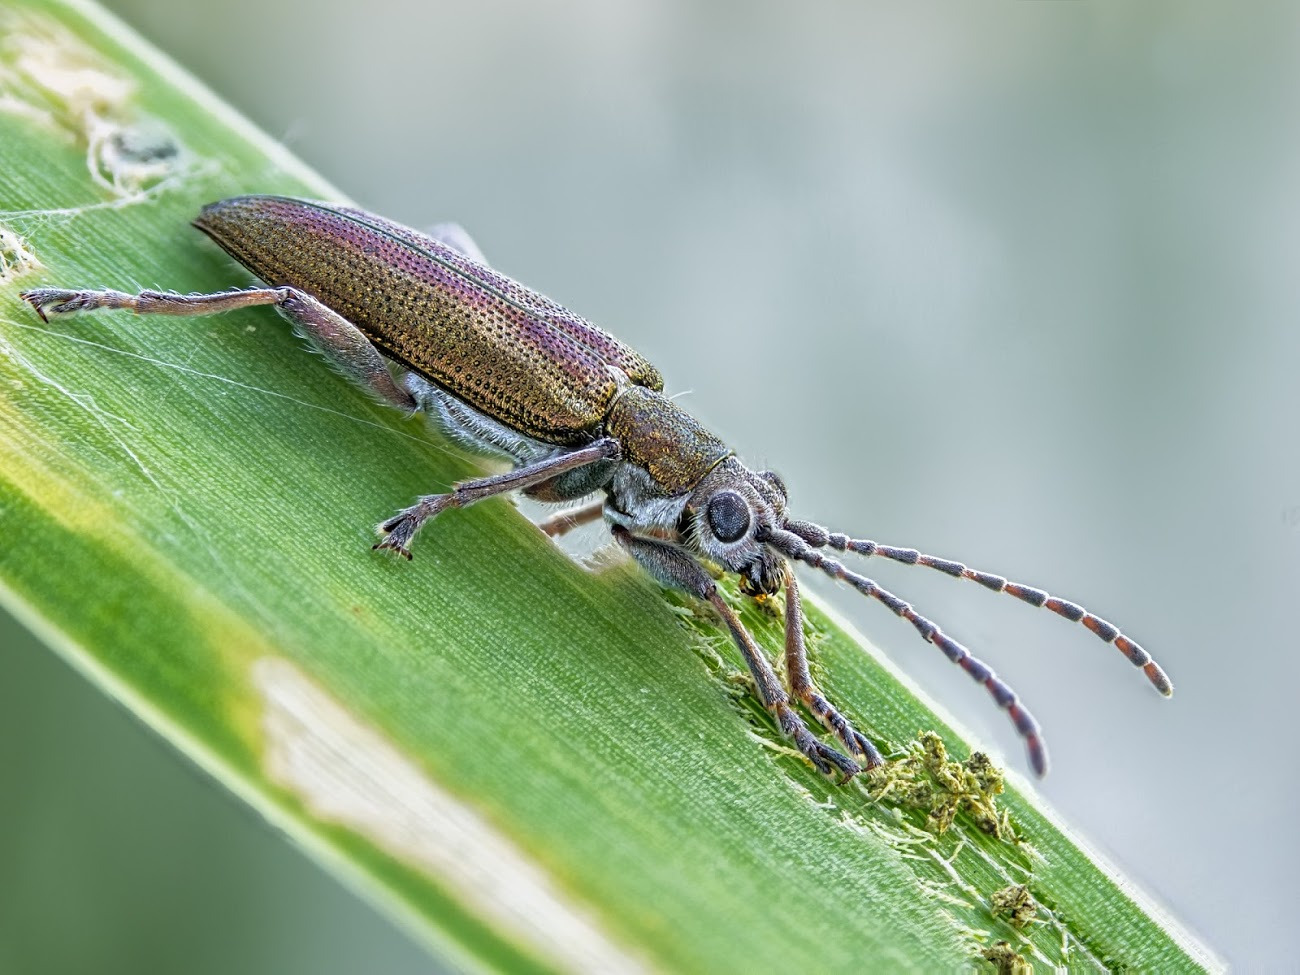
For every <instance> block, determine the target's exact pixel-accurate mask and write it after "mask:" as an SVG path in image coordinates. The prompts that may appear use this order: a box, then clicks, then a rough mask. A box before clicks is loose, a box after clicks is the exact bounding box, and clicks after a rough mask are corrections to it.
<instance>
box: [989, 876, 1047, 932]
mask: <svg viewBox="0 0 1300 975" xmlns="http://www.w3.org/2000/svg"><path fill="white" fill-rule="evenodd" d="M989 904H990V905H991V907H992V909H993V916H994V917H1005V918H1006V919H1007V920H1008V921H1010V922H1011V923H1012V925H1014V926H1015V927H1017V928H1023V927H1024V926H1025V925H1027V924H1030V923H1032V922H1033V920H1034V918H1035V917H1037V916H1038V903H1037V902H1036V901H1035V900H1034V898H1033V896H1032V895H1031V894H1030V893H1029V888H1028V887H1026V886H1025V885H1024V884H1010V885H1008V886H1006V887H1003V888H1002V889H1001V890H995V891H994V892H993V896H991V897H990V898H989Z"/></svg>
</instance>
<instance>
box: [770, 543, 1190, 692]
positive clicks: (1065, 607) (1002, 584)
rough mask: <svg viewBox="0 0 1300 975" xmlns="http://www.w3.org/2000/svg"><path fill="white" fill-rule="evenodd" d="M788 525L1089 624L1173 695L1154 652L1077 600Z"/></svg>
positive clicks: (908, 551)
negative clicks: (927, 569) (1147, 650)
mask: <svg viewBox="0 0 1300 975" xmlns="http://www.w3.org/2000/svg"><path fill="white" fill-rule="evenodd" d="M785 527H786V530H787V531H790V532H793V533H794V534H796V535H798V536H799V537H800V538H801V539H803V540H804V541H805V542H807V543H808V544H809V545H812V546H813V547H815V548H822V547H823V546H827V547H830V548H833V549H835V550H837V551H840V552H854V553H856V554H858V555H864V556H866V557H868V558H870V557H871V556H873V555H879V556H881V557H882V558H886V559H893V560H894V561H895V562H902V563H903V564H905V565H924V566H926V567H927V568H930V569H938V570H939V571H940V572H943V573H946V574H947V575H950V576H953V577H955V578H958V579H970V580H971V581H973V582H978V583H979V584H980V585H981V586H984V587H985V588H986V589H992V590H993V591H994V592H1005V593H1007V594H1008V595H1011V596H1015V597H1016V598H1017V599H1019V600H1022V601H1023V602H1026V603H1029V604H1030V605H1031V606H1038V607H1041V608H1043V609H1050V610H1051V611H1052V612H1053V613H1055V614H1056V615H1057V616H1063V617H1065V618H1066V619H1067V620H1070V621H1072V622H1075V623H1081V624H1082V625H1084V626H1086V627H1087V628H1088V629H1089V630H1091V631H1092V632H1093V633H1095V634H1097V636H1099V637H1100V638H1101V639H1102V641H1103V642H1105V643H1113V644H1115V646H1116V648H1117V649H1118V650H1119V652H1120V653H1122V654H1123V655H1124V656H1125V657H1127V658H1128V659H1129V662H1130V663H1132V664H1133V666H1134V667H1139V668H1141V669H1142V672H1143V673H1145V674H1146V675H1147V680H1149V681H1151V684H1152V686H1153V687H1155V689H1156V690H1157V691H1159V692H1160V693H1161V694H1163V695H1164V696H1165V697H1172V696H1173V693H1174V685H1173V684H1172V683H1170V681H1169V677H1168V676H1167V675H1166V674H1165V672H1164V671H1163V670H1162V669H1161V668H1160V665H1159V664H1158V663H1156V662H1155V661H1154V660H1152V659H1151V654H1149V653H1147V652H1146V651H1145V650H1143V649H1142V647H1141V646H1139V645H1138V643H1137V642H1136V641H1134V640H1131V639H1129V638H1128V637H1126V636H1125V635H1124V634H1123V633H1121V632H1120V630H1119V627H1117V626H1115V624H1113V623H1108V622H1107V621H1106V620H1104V619H1102V618H1101V617H1100V616H1097V615H1096V614H1094V613H1090V612H1088V611H1087V610H1086V609H1084V608H1083V607H1082V606H1080V605H1079V604H1078V603H1072V602H1070V601H1069V600H1066V599H1058V598H1057V597H1056V596H1053V595H1051V594H1050V593H1048V592H1044V591H1043V590H1042V589H1035V588H1034V587H1033V586H1023V585H1021V584H1020V583H1018V582H1011V581H1010V580H1008V579H1005V578H1003V577H1002V576H999V575H994V574H993V573H992V572H979V571H977V570H975V569H968V568H967V567H966V566H964V565H962V564H961V563H960V562H954V561H952V560H951V559H940V558H935V557H934V556H933V555H926V554H924V553H923V552H918V551H917V550H916V549H914V548H895V547H893V546H892V545H881V544H879V543H878V542H873V541H870V540H868V539H859V538H849V536H848V535H844V534H842V533H840V532H832V531H827V530H826V529H825V528H823V527H821V525H814V524H813V523H812V522H809V521H789V522H786V525H785Z"/></svg>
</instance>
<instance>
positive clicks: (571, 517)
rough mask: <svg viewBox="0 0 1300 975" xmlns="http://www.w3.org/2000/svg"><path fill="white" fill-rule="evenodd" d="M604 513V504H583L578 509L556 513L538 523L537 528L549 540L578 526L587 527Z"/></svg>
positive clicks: (598, 502)
mask: <svg viewBox="0 0 1300 975" xmlns="http://www.w3.org/2000/svg"><path fill="white" fill-rule="evenodd" d="M604 513H605V502H604V501H593V502H591V504H584V505H582V506H581V507H578V508H569V509H567V510H565V511H557V512H556V513H555V514H553V515H551V516H550V517H549V518H546V519H544V520H542V521H539V522H538V523H537V527H538V528H540V529H541V530H542V531H543V532H545V533H546V534H547V535H549V536H550V537H551V538H559V537H560V536H561V535H563V534H565V533H566V532H569V531H571V530H573V529H574V528H577V527H578V526H579V525H587V524H590V523H591V522H593V521H596V520H597V519H598V518H600V517H601V515H603V514H604Z"/></svg>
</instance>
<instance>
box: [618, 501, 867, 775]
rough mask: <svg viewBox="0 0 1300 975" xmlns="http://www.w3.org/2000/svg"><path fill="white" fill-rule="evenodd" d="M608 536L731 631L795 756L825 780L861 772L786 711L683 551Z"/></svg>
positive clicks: (781, 695)
mask: <svg viewBox="0 0 1300 975" xmlns="http://www.w3.org/2000/svg"><path fill="white" fill-rule="evenodd" d="M611 531H612V532H613V535H614V539H615V540H616V541H617V542H618V543H619V544H620V545H622V546H623V548H625V549H627V551H628V554H630V555H631V556H632V557H633V558H634V559H636V560H637V562H639V563H641V565H642V566H643V567H644V568H645V569H646V571H647V572H649V573H650V574H651V575H652V576H654V577H655V578H656V579H657V580H659V582H660V583H662V584H663V585H665V586H671V587H673V588H675V589H682V590H684V591H686V592H688V593H690V594H691V595H693V596H696V597H698V598H700V599H705V600H708V602H709V603H710V605H712V606H713V608H714V609H715V610H717V612H718V615H719V616H721V617H722V621H723V622H724V623H726V624H727V629H728V630H730V631H731V636H732V639H734V640H735V641H736V646H737V647H739V648H740V653H741V656H743V657H744V658H745V665H746V666H747V667H748V668H749V672H750V674H752V675H753V677H754V686H755V687H757V689H758V699H759V700H760V701H762V702H763V706H764V707H765V708H767V710H768V711H770V712H771V714H772V716H773V717H774V718H775V719H776V723H777V726H778V727H779V728H780V729H781V731H782V732H783V733H784V734H785V735H786V736H787V737H789V738H792V739H794V743H795V745H797V746H798V748H799V751H801V752H803V754H804V755H805V756H807V758H808V760H809V761H810V762H812V763H813V765H815V766H816V767H817V769H818V771H820V772H822V773H823V774H826V775H829V774H831V770H832V767H834V768H836V769H838V770H839V771H840V772H842V773H843V774H844V776H845V777H846V778H847V777H851V776H853V775H856V774H857V773H858V772H860V771H861V769H860V768H859V767H858V765H857V763H855V762H853V761H852V760H851V759H848V758H845V757H844V756H843V755H841V754H840V753H839V752H837V751H836V750H835V749H834V748H831V747H830V746H829V745H827V744H825V743H824V742H821V741H819V740H818V739H817V737H816V736H815V735H813V733H812V732H811V731H809V730H808V726H807V725H806V724H804V722H803V719H802V718H800V717H799V715H798V714H797V713H795V710H794V708H792V707H790V698H789V697H788V696H787V695H786V693H785V691H784V690H782V688H781V682H780V680H778V679H777V676H776V672H775V671H774V670H772V665H771V664H770V663H769V662H768V660H767V657H765V656H764V655H763V651H762V650H760V649H759V647H758V645H757V644H756V643H754V638H753V637H751V636H750V635H749V632H748V631H747V630H746V629H745V627H744V624H742V623H741V622H740V619H739V618H738V617H737V616H736V614H735V613H734V612H733V611H732V609H731V607H730V606H728V605H727V603H726V601H725V600H724V599H723V598H722V594H721V593H720V592H719V591H718V586H717V584H716V583H715V582H714V581H713V579H712V578H710V577H709V574H708V573H707V572H706V571H705V570H704V568H703V566H701V565H700V564H699V563H698V562H696V561H695V560H694V559H693V558H691V557H690V556H689V555H688V554H687V553H686V552H684V551H683V550H682V549H680V548H677V547H676V546H673V545H666V544H664V543H663V542H659V541H655V540H654V539H650V538H640V537H638V536H636V535H633V534H632V533H631V532H629V531H628V530H627V529H626V528H624V527H623V526H621V525H615V526H614V527H613V528H612V529H611Z"/></svg>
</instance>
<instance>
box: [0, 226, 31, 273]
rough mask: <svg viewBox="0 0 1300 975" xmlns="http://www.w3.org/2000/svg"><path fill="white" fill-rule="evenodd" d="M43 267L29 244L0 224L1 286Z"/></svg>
mask: <svg viewBox="0 0 1300 975" xmlns="http://www.w3.org/2000/svg"><path fill="white" fill-rule="evenodd" d="M40 266H41V262H40V261H39V260H37V258H36V255H35V254H33V253H32V252H31V250H30V249H29V248H28V246H27V242H26V241H25V240H23V239H22V238H21V237H19V236H18V235H17V234H16V233H14V232H13V231H12V230H10V229H9V228H8V227H6V226H4V225H3V224H0V284H8V283H9V282H10V281H12V280H14V279H15V278H17V277H19V276H20V275H22V274H25V273H26V272H28V271H31V270H34V269H36V268H38V267H40Z"/></svg>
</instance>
